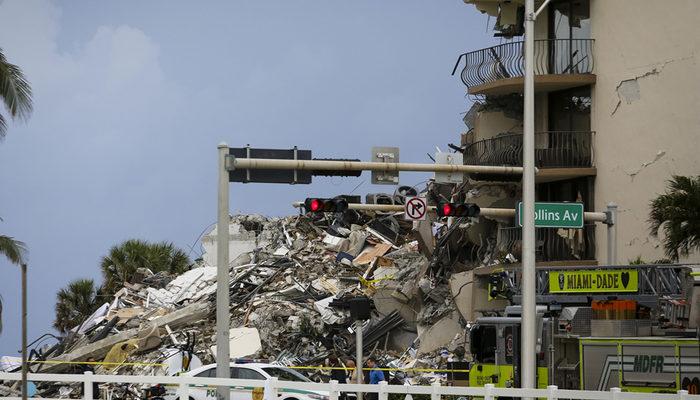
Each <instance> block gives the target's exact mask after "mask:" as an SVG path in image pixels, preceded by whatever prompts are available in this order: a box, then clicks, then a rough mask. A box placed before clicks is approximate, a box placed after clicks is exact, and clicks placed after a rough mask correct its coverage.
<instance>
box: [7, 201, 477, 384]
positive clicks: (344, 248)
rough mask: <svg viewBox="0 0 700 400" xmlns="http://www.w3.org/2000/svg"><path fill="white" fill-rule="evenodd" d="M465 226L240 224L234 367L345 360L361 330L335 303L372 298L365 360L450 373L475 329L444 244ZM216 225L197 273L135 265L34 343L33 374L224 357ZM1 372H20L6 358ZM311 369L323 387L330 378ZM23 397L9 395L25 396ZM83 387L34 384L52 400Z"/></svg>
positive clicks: (358, 220)
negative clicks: (455, 288) (109, 291)
mask: <svg viewBox="0 0 700 400" xmlns="http://www.w3.org/2000/svg"><path fill="white" fill-rule="evenodd" d="M392 201H394V200H393V199H392ZM397 201H398V200H397ZM463 223H466V222H460V221H456V223H455V224H453V225H452V226H451V227H448V226H447V224H444V223H441V222H433V221H427V222H426V224H420V225H418V224H417V225H416V226H414V224H413V223H412V222H410V221H405V220H404V219H403V216H402V215H401V213H381V212H376V213H375V212H359V211H354V210H347V211H345V212H343V213H338V214H325V215H313V214H309V215H301V214H300V215H297V216H290V217H285V218H266V217H263V216H259V215H238V216H232V217H231V220H230V225H229V232H230V242H229V248H230V255H231V260H232V261H231V263H230V264H229V276H230V281H229V288H230V292H229V295H230V312H231V331H230V349H231V358H232V359H241V358H245V359H262V360H268V361H269V362H274V363H277V364H281V365H294V366H318V365H321V364H323V363H324V361H325V360H326V358H327V357H328V356H329V355H332V354H334V355H338V356H340V357H341V358H342V357H350V356H351V355H354V352H355V333H354V331H353V322H354V321H353V320H352V319H351V317H350V313H349V312H348V311H346V310H342V309H339V308H337V307H333V306H332V305H331V302H332V301H333V300H335V299H341V298H344V297H348V296H367V297H369V298H371V299H372V301H373V305H374V311H373V313H372V318H371V319H370V320H368V321H366V322H365V324H364V327H363V338H364V340H363V349H364V353H365V355H367V356H369V355H374V356H375V357H379V359H380V360H381V362H382V363H383V364H384V365H386V366H391V367H397V368H440V367H444V366H445V363H446V361H447V358H446V357H447V352H448V351H449V350H453V349H454V348H456V347H457V346H465V345H466V343H465V340H466V335H465V329H466V323H467V320H466V319H464V317H463V316H462V315H461V314H460V311H459V308H458V307H457V305H456V304H455V302H454V299H453V295H452V294H451V292H450V287H449V277H450V276H451V274H453V273H454V272H459V271H460V270H465V269H466V268H467V267H466V266H465V265H462V264H459V263H458V262H456V260H457V259H458V258H459V257H460V255H459V252H460V250H458V249H453V248H450V246H447V245H445V244H444V243H441V242H440V240H442V241H444V240H445V238H446V237H450V236H452V235H455V234H456V233H457V232H462V231H461V230H459V229H455V228H456V227H458V226H460V224H463ZM216 229H217V228H216V227H215V228H214V229H213V230H212V231H211V232H209V233H208V234H206V235H205V236H204V237H203V238H202V241H201V242H202V248H203V253H202V254H201V257H200V258H198V259H197V260H196V262H195V265H194V266H193V267H192V268H191V269H190V270H189V271H187V272H185V273H183V274H181V275H179V276H171V275H169V274H167V273H164V272H159V273H157V274H154V273H152V272H151V271H150V270H148V269H145V268H142V269H139V271H138V273H137V274H136V276H135V277H134V278H133V279H132V280H131V282H127V283H125V285H124V287H123V288H122V289H121V290H119V291H118V292H117V293H116V294H115V295H114V298H113V299H112V300H111V301H110V302H108V303H105V304H103V305H102V306H100V307H99V308H98V309H97V310H96V311H95V312H94V313H93V314H92V315H91V316H89V317H88V318H86V319H85V321H83V322H82V323H81V324H80V325H79V326H77V327H75V328H74V329H72V330H71V331H70V332H69V333H68V334H67V335H66V336H64V337H60V338H55V339H52V340H53V342H52V343H51V342H50V341H48V342H47V338H44V339H45V340H43V341H41V342H38V343H40V345H38V346H34V347H33V348H32V349H31V354H30V372H51V373H53V372H56V373H68V372H77V371H80V368H81V365H83V364H82V363H85V362H88V361H94V362H96V363H97V364H98V366H97V368H96V370H95V372H96V373H108V374H141V375H143V374H146V375H152V374H153V375H174V374H177V373H180V372H182V371H183V370H188V369H193V368H196V367H198V366H199V365H202V364H209V363H213V362H215V355H216V343H215V336H216V335H215V307H214V305H215V296H216V286H217V285H216V267H215V265H216V251H215V249H216ZM459 234H460V235H461V234H462V233H459ZM436 238H438V239H436ZM436 249H439V250H436ZM455 268H456V269H455ZM45 343H51V344H45ZM4 365H5V367H4V369H5V370H8V371H12V370H17V369H16V367H17V366H16V365H15V366H14V368H13V365H12V363H11V362H6V363H5V364H4ZM303 372H306V373H307V375H309V376H310V377H312V378H315V379H317V380H320V379H325V378H326V377H325V374H327V371H323V370H320V369H319V370H317V369H313V368H310V369H308V370H303ZM400 378H401V379H407V380H408V381H409V382H412V383H429V382H431V381H434V380H436V379H438V380H439V379H443V378H444V376H443V375H441V374H436V373H426V372H422V373H419V374H410V373H409V374H406V375H403V376H401V377H400ZM115 386H116V385H115ZM14 389H17V388H14ZM14 389H13V388H10V387H5V388H4V389H3V390H5V391H7V393H8V394H11V393H15V394H16V392H14V391H13V390H14ZM79 390H80V389H79V385H73V386H70V385H67V386H62V387H56V386H51V385H48V384H39V391H40V393H41V394H42V395H44V396H52V397H56V396H59V397H61V396H69V395H70V393H71V392H73V393H75V391H79Z"/></svg>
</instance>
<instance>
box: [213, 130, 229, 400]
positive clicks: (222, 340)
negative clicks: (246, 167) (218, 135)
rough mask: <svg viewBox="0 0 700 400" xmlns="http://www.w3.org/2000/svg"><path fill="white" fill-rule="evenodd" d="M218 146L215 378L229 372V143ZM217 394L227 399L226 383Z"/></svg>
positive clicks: (217, 390)
mask: <svg viewBox="0 0 700 400" xmlns="http://www.w3.org/2000/svg"><path fill="white" fill-rule="evenodd" d="M218 149H219V196H218V200H219V207H218V218H217V225H216V263H217V270H216V377H217V378H230V377H231V373H230V372H229V364H230V360H231V357H230V354H231V353H230V351H229V329H230V328H229V325H230V323H231V321H230V319H231V316H230V314H229V271H228V242H229V231H228V230H229V222H230V221H229V215H228V208H229V199H228V190H229V187H228V185H229V179H228V170H227V169H226V156H228V152H229V151H228V145H226V143H220V144H219V146H218ZM216 392H217V397H218V398H219V399H220V400H229V399H230V397H231V391H230V389H229V388H228V387H227V386H217V388H216Z"/></svg>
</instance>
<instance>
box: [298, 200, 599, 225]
mask: <svg viewBox="0 0 700 400" xmlns="http://www.w3.org/2000/svg"><path fill="white" fill-rule="evenodd" d="M292 207H295V208H302V207H304V202H302V201H295V202H293V203H292ZM348 208H349V209H350V210H359V211H385V212H402V211H404V206H403V205H401V204H359V203H350V204H348ZM428 210H431V211H435V206H428ZM479 215H482V216H484V217H490V218H513V217H515V209H514V208H481V209H480V210H479ZM607 218H608V217H607V213H605V212H585V213H583V220H584V221H591V222H606V221H607Z"/></svg>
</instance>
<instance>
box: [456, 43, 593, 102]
mask: <svg viewBox="0 0 700 400" xmlns="http://www.w3.org/2000/svg"><path fill="white" fill-rule="evenodd" d="M593 42H594V41H593V39H546V40H535V46H534V69H535V91H536V92H550V91H555V90H563V89H569V88H573V87H577V86H585V85H590V84H593V83H595V81H596V77H595V75H593ZM524 57H525V53H524V42H522V41H519V42H510V43H505V44H501V45H498V46H493V47H489V48H486V49H481V50H476V51H472V52H470V53H464V54H462V55H460V56H459V58H458V59H457V63H456V64H455V67H454V69H453V70H452V75H454V74H455V72H457V68H458V67H459V65H460V63H461V62H462V58H464V60H465V65H464V68H463V69H462V73H461V77H462V82H464V84H465V85H467V88H468V92H469V94H473V95H478V94H480V95H493V96H498V95H504V94H509V93H520V92H522V91H523V87H524V81H523V74H524V72H525V68H524V66H523V60H524Z"/></svg>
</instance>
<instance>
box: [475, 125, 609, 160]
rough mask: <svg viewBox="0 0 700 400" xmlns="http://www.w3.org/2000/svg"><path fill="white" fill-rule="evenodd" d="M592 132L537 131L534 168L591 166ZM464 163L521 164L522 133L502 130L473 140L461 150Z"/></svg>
mask: <svg viewBox="0 0 700 400" xmlns="http://www.w3.org/2000/svg"><path fill="white" fill-rule="evenodd" d="M594 133H595V132H590V131H589V132H566V131H552V132H538V133H536V134H535V165H537V167H538V168H586V167H592V166H593V146H592V139H593V134H594ZM464 163H465V164H467V165H506V166H522V165H523V135H522V134H521V133H506V134H502V135H500V136H496V137H494V138H491V139H484V140H480V141H478V142H474V143H472V144H471V145H469V146H467V148H466V149H465V150H464Z"/></svg>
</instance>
